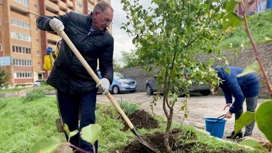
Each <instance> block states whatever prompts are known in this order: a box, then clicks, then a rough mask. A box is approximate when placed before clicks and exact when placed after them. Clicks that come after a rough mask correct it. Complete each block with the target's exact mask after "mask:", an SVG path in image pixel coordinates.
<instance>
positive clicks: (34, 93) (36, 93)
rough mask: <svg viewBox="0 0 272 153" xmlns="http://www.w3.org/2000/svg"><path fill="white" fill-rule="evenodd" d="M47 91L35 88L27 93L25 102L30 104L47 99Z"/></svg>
mask: <svg viewBox="0 0 272 153" xmlns="http://www.w3.org/2000/svg"><path fill="white" fill-rule="evenodd" d="M45 94H46V91H45V89H43V88H34V89H33V90H31V91H28V92H27V93H26V96H25V97H24V102H30V101H33V100H36V99H39V98H42V97H45Z"/></svg>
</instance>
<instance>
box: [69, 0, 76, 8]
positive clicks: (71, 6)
mask: <svg viewBox="0 0 272 153" xmlns="http://www.w3.org/2000/svg"><path fill="white" fill-rule="evenodd" d="M67 4H68V7H69V8H73V7H74V4H73V2H72V1H70V0H67Z"/></svg>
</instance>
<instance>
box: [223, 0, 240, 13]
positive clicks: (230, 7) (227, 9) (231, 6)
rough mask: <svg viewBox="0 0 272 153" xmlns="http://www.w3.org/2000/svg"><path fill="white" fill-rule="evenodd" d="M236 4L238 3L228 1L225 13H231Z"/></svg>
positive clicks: (231, 0)
mask: <svg viewBox="0 0 272 153" xmlns="http://www.w3.org/2000/svg"><path fill="white" fill-rule="evenodd" d="M237 3H238V2H237V1H236V0H230V1H229V2H228V3H227V4H226V6H225V10H226V12H227V13H230V12H233V11H234V9H235V7H236V5H237Z"/></svg>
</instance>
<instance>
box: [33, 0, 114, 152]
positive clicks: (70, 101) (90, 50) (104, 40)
mask: <svg viewBox="0 0 272 153" xmlns="http://www.w3.org/2000/svg"><path fill="white" fill-rule="evenodd" d="M112 19H113V8H112V7H111V6H110V4H108V3H107V2H104V1H101V2H99V3H97V4H96V5H95V6H94V9H93V11H92V12H91V13H90V14H88V15H83V14H79V13H75V12H69V13H67V14H64V15H59V16H40V17H39V18H38V19H37V20H36V24H37V27H38V28H39V29H41V30H44V31H51V32H53V31H55V32H57V33H61V32H62V31H64V32H65V33H66V34H67V36H68V37H69V38H70V39H71V41H72V43H73V44H74V45H75V47H76V48H77V49H78V51H79V52H80V53H81V55H82V56H83V57H84V58H85V60H86V61H87V63H88V64H89V65H90V67H91V68H92V69H93V70H94V71H95V70H96V69H97V59H99V69H100V71H101V76H102V78H101V79H100V81H99V83H98V84H97V85H96V82H95V81H94V80H93V79H92V78H91V76H90V75H89V73H88V72H87V70H86V69H85V68H84V67H83V65H82V64H81V63H80V61H79V60H78V59H77V58H76V56H75V55H74V54H73V52H72V51H71V49H70V48H69V46H68V45H67V44H66V42H65V41H64V40H62V42H61V48H60V50H59V53H58V57H57V58H56V61H55V63H54V66H53V68H52V71H51V73H50V75H49V77H48V79H47V83H48V84H49V85H51V86H53V87H54V88H56V90H57V101H58V106H59V110H60V114H61V118H62V121H63V123H64V124H67V125H68V127H69V130H70V131H74V130H77V129H78V130H79V131H80V130H81V129H82V128H83V127H85V126H88V125H90V124H94V123H95V109H96V95H97V91H98V88H99V89H100V90H102V92H103V93H105V92H107V90H108V88H109V85H110V83H111V82H112V80H113V48H114V47H113V44H114V39H113V37H112V36H111V34H110V33H109V32H108V31H107V27H109V26H110V24H111V22H112ZM78 114H80V116H79V115H78ZM79 118H80V123H79ZM78 125H79V127H78ZM66 138H68V137H67V135H66ZM70 142H71V144H73V145H75V146H77V147H79V148H81V149H83V150H85V151H88V152H90V153H92V152H93V149H92V145H91V144H90V143H88V142H86V141H84V140H82V139H81V138H80V136H79V134H78V135H76V136H74V137H72V138H71V139H70ZM95 150H96V152H98V142H96V143H95Z"/></svg>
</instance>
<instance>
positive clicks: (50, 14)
mask: <svg viewBox="0 0 272 153" xmlns="http://www.w3.org/2000/svg"><path fill="white" fill-rule="evenodd" d="M45 15H47V16H57V14H55V13H52V12H50V11H45Z"/></svg>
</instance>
